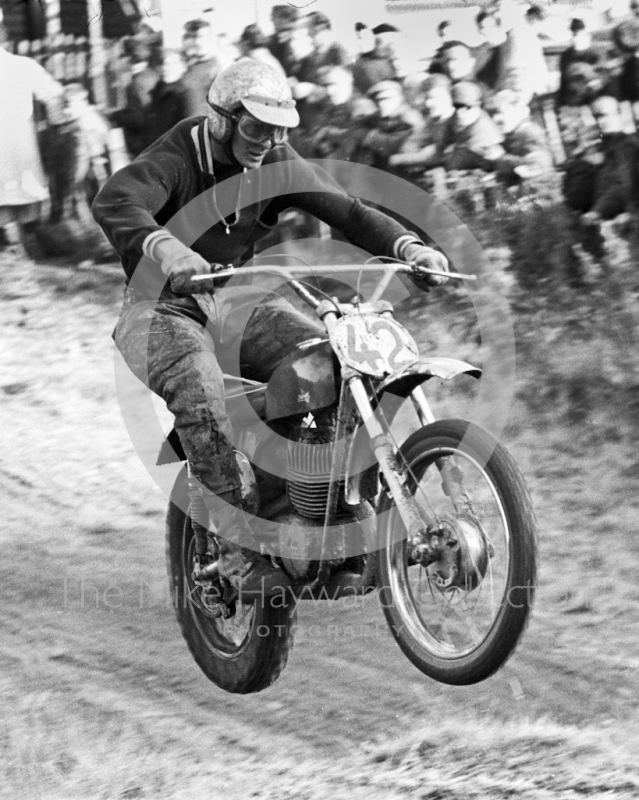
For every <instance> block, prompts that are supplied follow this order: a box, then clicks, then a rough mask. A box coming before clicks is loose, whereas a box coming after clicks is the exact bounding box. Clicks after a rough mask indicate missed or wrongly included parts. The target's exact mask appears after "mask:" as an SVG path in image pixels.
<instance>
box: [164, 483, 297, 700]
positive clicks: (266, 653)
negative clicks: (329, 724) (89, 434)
mask: <svg viewBox="0 0 639 800" xmlns="http://www.w3.org/2000/svg"><path fill="white" fill-rule="evenodd" d="M184 508H188V495H187V485H186V470H183V471H182V472H180V474H179V476H178V479H177V481H176V483H175V486H174V487H173V493H172V495H171V502H170V503H169V510H168V514H167V522H166V548H167V566H168V571H169V583H170V591H171V598H172V600H173V604H174V607H175V613H176V616H177V620H178V623H179V625H180V628H181V630H182V635H183V636H184V638H185V640H186V643H187V645H188V646H189V649H190V651H191V654H192V655H193V658H194V659H195V661H196V663H197V664H198V666H199V667H200V669H201V670H202V672H203V673H204V674H205V675H206V677H207V678H208V679H209V680H211V681H213V683H215V684H216V685H217V686H219V687H220V688H221V689H224V690H225V691H227V692H234V693H237V694H249V693H251V692H259V691H261V690H262V689H266V688H267V687H268V686H271V684H273V683H274V682H275V681H276V680H277V678H278V677H279V675H280V673H281V671H282V670H283V669H284V667H285V665H286V662H287V660H288V655H289V652H290V651H291V648H292V647H293V637H294V626H295V620H296V613H295V606H294V605H287V606H282V605H281V600H282V598H278V597H275V598H273V604H274V605H275V607H273V605H272V604H271V602H270V601H269V599H268V598H267V599H264V600H263V601H259V602H255V603H251V604H248V603H239V602H238V603H236V604H235V606H234V608H233V609H232V610H233V613H232V615H231V616H230V617H229V618H228V619H224V618H222V617H220V616H217V615H216V613H215V612H214V611H213V610H212V606H211V603H210V602H207V597H206V595H205V594H204V593H203V590H202V588H201V587H200V586H199V585H198V584H196V583H195V582H194V581H193V578H192V573H193V569H194V563H195V536H194V534H193V529H192V527H191V520H190V518H189V517H188V515H187V514H185V513H184V511H183V510H182V509H184Z"/></svg>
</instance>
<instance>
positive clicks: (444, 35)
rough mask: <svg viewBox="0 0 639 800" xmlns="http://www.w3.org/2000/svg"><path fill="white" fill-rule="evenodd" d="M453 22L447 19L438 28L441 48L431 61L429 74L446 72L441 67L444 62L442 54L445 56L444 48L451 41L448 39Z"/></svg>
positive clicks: (436, 51)
mask: <svg viewBox="0 0 639 800" xmlns="http://www.w3.org/2000/svg"><path fill="white" fill-rule="evenodd" d="M450 26H451V22H450V20H449V19H445V20H444V21H443V22H440V23H439V25H438V26H437V36H438V37H439V47H438V48H437V50H435V53H434V55H433V57H432V59H431V62H430V66H429V70H428V71H429V72H432V73H433V74H435V73H439V72H441V73H443V72H444V70H443V68H442V65H441V61H442V54H443V47H444V45H445V44H446V43H447V42H448V41H450V40H449V38H448V31H449V29H450Z"/></svg>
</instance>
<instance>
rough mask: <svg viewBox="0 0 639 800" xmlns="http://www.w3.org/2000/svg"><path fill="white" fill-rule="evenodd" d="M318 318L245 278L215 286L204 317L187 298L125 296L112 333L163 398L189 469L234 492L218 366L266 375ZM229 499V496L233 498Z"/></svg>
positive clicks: (314, 331)
mask: <svg viewBox="0 0 639 800" xmlns="http://www.w3.org/2000/svg"><path fill="white" fill-rule="evenodd" d="M318 335H320V336H321V335H325V331H324V329H323V327H322V326H321V325H320V324H319V322H317V323H316V322H314V321H312V320H311V319H309V318H308V317H306V316H305V315H304V314H302V313H301V312H299V311H297V310H296V309H295V308H294V307H293V306H292V305H291V304H290V303H289V302H288V301H287V300H286V299H284V298H283V297H281V296H279V295H277V294H274V293H269V294H268V295H267V296H266V297H265V292H264V290H262V289H254V288H253V287H252V286H234V287H233V288H229V289H225V288H222V289H219V290H217V291H216V292H215V294H214V296H213V302H212V304H211V308H210V310H209V316H208V319H207V317H206V316H205V314H204V313H203V312H202V311H201V310H200V309H199V308H198V307H197V305H196V304H195V303H194V301H193V300H192V299H191V298H184V299H183V300H182V299H177V300H170V301H166V302H162V301H159V302H157V303H154V302H153V301H142V302H131V301H125V304H124V308H123V310H122V315H121V317H120V320H119V322H118V324H117V326H116V329H115V333H114V338H115V342H116V346H117V348H118V350H119V351H120V353H121V354H122V356H123V358H124V361H125V362H126V364H127V365H128V367H129V368H130V369H131V371H132V372H133V373H134V375H135V376H136V377H137V378H138V379H139V380H141V381H143V383H145V384H146V385H147V386H148V387H149V388H150V389H151V390H152V391H153V392H155V393H156V394H158V395H159V396H160V397H162V398H163V399H164V401H165V402H166V404H167V407H168V409H169V411H170V412H171V413H172V414H173V415H174V417H175V423H174V424H175V430H176V432H177V434H178V436H179V438H180V443H181V444H182V447H183V448H184V452H185V453H186V456H187V458H188V461H189V464H190V466H191V469H192V471H193V474H194V475H195V477H196V478H197V479H198V480H199V481H200V482H201V483H202V484H203V485H204V486H205V487H206V488H207V489H210V490H211V491H212V492H214V493H215V494H217V495H220V494H225V495H227V493H233V494H232V495H231V496H235V497H236V498H238V500H237V502H239V492H240V486H241V483H240V477H239V471H238V467H237V464H236V461H235V456H234V453H233V444H232V442H233V431H232V428H231V423H230V420H229V417H228V414H227V411H226V408H225V402H224V380H223V374H224V373H225V372H226V373H227V374H231V375H235V376H241V377H244V378H250V379H252V380H257V381H267V380H268V379H269V377H270V376H271V374H272V373H273V371H274V370H275V368H276V367H277V365H278V364H279V363H280V361H281V360H282V359H283V358H285V357H286V356H287V355H289V354H290V353H292V352H293V351H294V350H295V347H296V345H297V344H298V343H299V342H301V341H304V340H306V339H310V338H314V337H317V336H318ZM234 504H235V503H234Z"/></svg>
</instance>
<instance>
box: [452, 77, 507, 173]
mask: <svg viewBox="0 0 639 800" xmlns="http://www.w3.org/2000/svg"><path fill="white" fill-rule="evenodd" d="M451 94H452V100H453V106H454V108H455V116H454V117H453V124H452V127H451V136H452V141H451V142H450V144H449V145H448V147H447V148H446V150H445V154H444V164H445V166H446V168H447V169H462V170H468V169H483V170H486V171H491V170H493V169H495V167H496V164H497V160H498V159H499V158H501V157H502V156H503V155H504V152H505V151H504V148H503V147H502V142H503V140H504V137H503V135H502V134H501V132H500V130H499V128H498V127H497V126H496V125H495V123H494V122H493V121H492V120H491V118H490V117H489V116H488V114H487V113H486V112H485V111H484V110H483V109H482V107H481V103H482V94H483V93H482V90H481V88H480V87H479V86H478V85H477V84H476V83H472V82H471V81H460V82H459V83H456V84H454V85H453V88H452V93H451Z"/></svg>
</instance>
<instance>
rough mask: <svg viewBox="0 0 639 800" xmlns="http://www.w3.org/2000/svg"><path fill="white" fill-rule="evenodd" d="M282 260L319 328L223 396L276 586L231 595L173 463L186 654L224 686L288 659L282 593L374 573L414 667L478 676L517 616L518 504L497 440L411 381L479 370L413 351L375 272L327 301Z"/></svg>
mask: <svg viewBox="0 0 639 800" xmlns="http://www.w3.org/2000/svg"><path fill="white" fill-rule="evenodd" d="M385 267H388V265H385ZM249 269H259V268H253V267H251V268H249ZM340 269H341V268H340ZM393 270H395V271H404V272H409V271H410V272H412V271H413V267H412V266H409V265H397V264H395V265H393V267H392V268H387V272H386V274H385V278H386V282H387V281H388V276H389V275H390V274H391V273H392V271H393ZM269 271H271V272H272V271H273V269H272V268H269ZM226 274H228V273H221V275H226ZM286 275H287V280H289V285H290V286H292V288H293V289H294V290H295V291H296V292H297V293H298V295H299V296H300V297H302V298H303V299H304V301H305V302H306V303H308V304H309V305H310V306H311V307H312V308H313V309H314V310H315V313H316V314H317V316H318V317H319V318H320V319H321V320H322V322H323V324H324V327H325V330H326V336H325V337H324V338H318V339H317V340H312V341H308V342H302V343H300V344H299V346H298V349H297V351H296V352H295V353H294V354H293V355H291V356H289V357H288V358H286V359H284V361H283V362H282V363H281V364H280V365H279V366H278V367H277V369H276V370H275V372H274V373H273V375H272V377H271V379H270V380H269V381H268V383H267V384H256V383H255V382H251V381H242V382H241V384H239V381H238V382H237V383H236V385H235V386H231V387H230V389H229V392H228V394H227V410H228V412H229V416H230V418H231V421H232V423H233V428H234V436H235V445H236V447H237V451H236V452H237V457H238V464H240V466H241V468H242V471H243V472H245V473H246V472H247V471H248V472H250V473H251V477H252V485H253V487H254V489H255V487H256V489H257V495H258V497H257V500H256V502H255V503H254V505H253V508H254V510H255V514H254V516H253V518H252V528H253V530H254V531H255V534H256V537H258V538H259V544H260V548H261V553H262V554H263V555H264V556H265V557H267V558H269V559H270V560H271V561H272V563H273V564H274V565H275V566H277V567H279V568H280V569H282V570H283V571H284V572H285V573H286V574H287V575H288V576H289V578H290V579H291V581H292V589H291V588H289V590H288V592H287V594H286V596H282V597H280V598H277V599H276V598H263V600H262V602H256V601H255V600H254V599H253V600H251V601H250V602H245V600H244V598H242V597H241V596H238V595H237V593H236V592H235V591H234V590H233V589H232V588H231V587H230V586H229V585H224V582H223V581H221V580H220V577H219V575H218V574H217V573H216V570H215V561H216V559H217V556H218V552H219V551H218V545H217V541H216V536H215V530H214V529H211V527H210V526H209V523H208V515H207V516H205V517H204V518H203V517H202V509H201V508H198V507H197V505H198V503H197V494H196V493H194V492H193V491H191V490H190V486H191V485H192V484H191V482H190V475H189V471H188V465H185V467H184V468H183V469H182V471H181V472H180V473H179V475H178V478H177V481H176V483H175V486H174V488H173V492H172V496H171V500H170V503H169V509H168V516H167V560H168V569H169V578H170V584H171V587H170V588H171V592H172V595H173V598H174V605H175V609H176V614H177V619H178V622H179V624H180V626H181V629H182V633H183V635H184V638H185V639H186V642H187V644H188V646H189V648H190V650H191V653H192V655H193V658H194V659H195V661H196V662H197V664H198V665H199V667H200V668H201V669H202V671H203V672H204V673H205V675H206V676H207V677H208V678H209V679H210V680H211V681H213V682H214V683H215V684H217V685H218V686H219V687H221V688H222V689H224V690H226V691H229V692H236V693H249V692H258V691H260V690H262V689H265V688H266V687H268V686H270V685H271V684H272V683H273V682H274V681H275V680H276V679H277V678H278V676H279V675H280V673H281V671H282V669H283V668H284V666H285V664H286V661H287V658H288V654H289V652H290V650H291V647H292V644H293V638H294V630H295V620H296V608H297V603H298V602H301V601H302V600H304V599H311V598H312V599H316V600H317V599H331V600H334V599H337V598H339V597H345V596H350V595H363V594H367V593H369V592H375V591H377V592H379V600H380V604H381V606H382V608H383V613H384V614H385V617H386V620H387V622H388V625H389V627H390V630H391V632H392V635H393V636H394V637H395V639H396V641H397V644H398V645H399V647H400V648H401V650H402V651H403V652H404V654H405V655H406V656H407V657H408V658H409V659H410V661H411V662H412V663H413V664H414V665H415V666H416V667H417V668H418V669H419V670H421V672H423V673H424V674H425V675H427V676H429V677H431V678H433V679H435V680H437V681H440V682H443V683H447V684H457V685H463V684H472V683H476V682H478V681H482V680H484V679H485V678H487V677H488V676H490V675H491V674H493V673H494V672H495V671H496V670H497V669H499V667H500V666H501V665H502V664H503V663H504V662H505V661H506V659H507V658H508V657H509V656H510V654H511V653H512V652H513V650H514V648H515V646H516V644H517V641H518V639H519V637H520V635H521V633H522V631H523V629H524V627H525V624H526V621H527V618H528V614H529V611H530V608H531V604H532V600H533V594H534V587H535V575H536V530H535V517H534V512H533V509H532V505H531V500H530V496H529V493H528V490H527V488H526V485H525V483H524V479H523V477H522V475H521V473H520V471H519V469H518V467H517V465H516V464H515V462H514V460H513V458H512V457H511V456H510V454H509V453H508V452H507V451H506V449H505V448H504V447H503V446H502V445H501V444H500V443H499V442H498V441H497V440H496V439H495V438H494V437H493V436H492V435H491V434H489V433H488V432H487V431H485V430H484V429H482V428H480V427H479V426H477V425H475V424H471V423H469V422H467V421H464V420H462V419H441V420H436V419H435V417H434V415H433V412H432V411H431V408H430V406H429V403H428V402H427V399H426V396H425V394H424V390H423V389H422V384H424V383H425V382H427V381H429V380H431V379H433V378H436V379H443V380H451V379H453V378H455V377H456V376H460V375H471V376H473V377H475V378H479V377H480V370H479V369H477V368H475V367H473V366H471V365H470V364H467V363H464V362H462V361H458V360H455V359H452V358H442V357H430V358H429V357H425V358H424V357H420V355H419V352H418V348H417V345H416V344H415V341H414V339H413V338H412V337H411V336H410V334H409V333H408V332H407V331H406V330H405V328H404V327H403V326H402V325H400V324H399V323H398V322H397V320H395V319H394V318H393V313H392V311H393V309H392V306H391V305H390V303H388V302H387V301H384V300H381V299H379V297H380V295H381V293H382V291H383V288H382V286H383V284H384V279H382V281H381V282H380V284H379V286H378V290H376V292H375V293H374V295H373V297H372V298H371V299H370V300H369V301H367V302H360V300H359V299H358V298H357V297H356V298H354V300H353V301H352V302H350V303H343V302H339V301H338V300H337V298H331V297H329V296H328V295H323V296H322V294H321V293H320V292H317V291H315V290H314V289H312V288H311V287H310V286H309V284H308V283H304V282H303V281H300V280H296V279H293V278H292V273H291V272H290V271H289V272H287V273H286ZM450 277H456V275H455V274H454V273H453V274H452V275H451V276H450ZM457 277H459V276H457ZM464 277H468V276H464ZM409 398H410V401H412V404H413V405H414V407H415V410H416V412H417V416H418V418H419V421H420V424H421V427H419V429H418V430H417V431H416V432H415V433H413V434H412V435H410V436H409V437H408V438H407V439H406V441H404V442H403V443H402V444H401V445H399V444H398V443H397V442H396V441H395V436H394V433H393V430H391V425H392V422H393V418H394V417H395V415H396V414H397V411H398V409H399V408H400V406H401V405H402V404H404V403H406V401H407V399H409ZM256 425H257V426H258V427H259V428H260V430H261V431H262V435H260V436H255V435H254V429H255V426H256ZM264 430H266V431H267V432H268V435H267V436H266V437H265V436H264V435H263V431H264ZM177 460H183V461H186V458H185V456H184V453H183V451H182V449H181V446H180V443H179V439H178V438H177V436H176V434H175V432H174V431H172V432H171V434H170V435H169V437H168V438H167V440H166V442H165V443H164V445H163V448H162V451H161V453H160V456H159V459H158V463H167V462H169V461H177ZM256 523H257V524H256Z"/></svg>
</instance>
